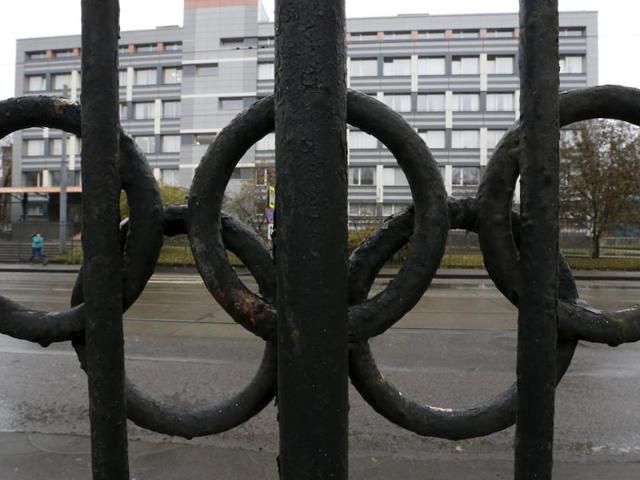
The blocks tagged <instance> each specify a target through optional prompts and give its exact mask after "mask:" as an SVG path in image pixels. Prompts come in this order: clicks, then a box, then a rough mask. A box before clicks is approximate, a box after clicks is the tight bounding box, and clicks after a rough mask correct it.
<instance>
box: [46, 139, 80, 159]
mask: <svg viewBox="0 0 640 480" xmlns="http://www.w3.org/2000/svg"><path fill="white" fill-rule="evenodd" d="M75 139H76V138H75V137H67V152H66V153H67V155H68V154H69V152H71V143H72V142H74V141H75ZM49 155H51V156H54V155H62V139H61V138H52V139H51V140H49Z"/></svg>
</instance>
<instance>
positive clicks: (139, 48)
mask: <svg viewBox="0 0 640 480" xmlns="http://www.w3.org/2000/svg"><path fill="white" fill-rule="evenodd" d="M163 50H166V51H172V52H179V51H181V50H182V42H167V43H141V44H134V45H120V46H119V47H118V53H120V54H123V53H150V52H158V51H163Z"/></svg>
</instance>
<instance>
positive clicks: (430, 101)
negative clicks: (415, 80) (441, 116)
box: [418, 93, 444, 112]
mask: <svg viewBox="0 0 640 480" xmlns="http://www.w3.org/2000/svg"><path fill="white" fill-rule="evenodd" d="M418 111H419V112H444V93H427V94H422V95H418Z"/></svg>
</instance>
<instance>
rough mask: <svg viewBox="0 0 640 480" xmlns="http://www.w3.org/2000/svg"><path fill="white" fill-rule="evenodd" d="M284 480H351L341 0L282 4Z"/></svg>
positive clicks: (279, 193) (279, 131) (279, 166)
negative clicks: (348, 461) (348, 456)
mask: <svg viewBox="0 0 640 480" xmlns="http://www.w3.org/2000/svg"><path fill="white" fill-rule="evenodd" d="M275 43H276V45H275V47H276V86H275V98H276V105H275V108H276V122H275V126H276V209H277V212H278V216H277V225H276V232H277V233H276V235H277V246H278V249H277V259H276V261H277V273H278V292H277V308H278V328H277V330H278V415H279V423H280V457H279V465H280V478H283V479H286V480H310V479H318V480H319V479H328V478H331V479H334V480H341V479H346V478H347V475H348V474H347V443H348V441H347V432H348V388H347V386H348V382H347V377H348V366H347V353H348V347H347V249H346V241H347V155H346V113H347V112H346V110H347V97H346V51H345V7H344V0H279V1H277V2H276V42H275Z"/></svg>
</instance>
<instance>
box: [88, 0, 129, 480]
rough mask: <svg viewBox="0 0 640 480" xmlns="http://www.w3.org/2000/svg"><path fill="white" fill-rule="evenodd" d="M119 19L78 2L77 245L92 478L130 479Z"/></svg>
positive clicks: (112, 5) (113, 7)
mask: <svg viewBox="0 0 640 480" xmlns="http://www.w3.org/2000/svg"><path fill="white" fill-rule="evenodd" d="M119 16H120V7H119V2H118V0H82V93H81V101H82V134H83V135H82V147H83V148H82V173H83V178H82V182H83V186H84V192H85V193H84V194H83V209H82V221H83V235H82V247H83V251H84V265H83V267H84V271H85V274H86V275H85V277H84V290H85V292H86V295H85V310H86V312H85V341H86V343H87V374H88V380H89V417H90V419H91V468H92V471H93V478H94V480H126V479H128V478H129V460H128V457H127V421H126V411H125V408H126V407H125V399H124V395H123V394H124V334H123V331H122V298H123V294H122V283H121V278H120V277H121V271H122V264H123V258H122V256H121V255H120V249H119V233H118V224H119V221H120V207H119V203H120V178H119V175H118V149H119V134H120V132H119V127H118V125H119V122H120V119H119V114H118V104H119V93H118V92H119V89H118V37H119V30H120V27H119ZM86 192H90V193H89V194H87V193H86Z"/></svg>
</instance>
